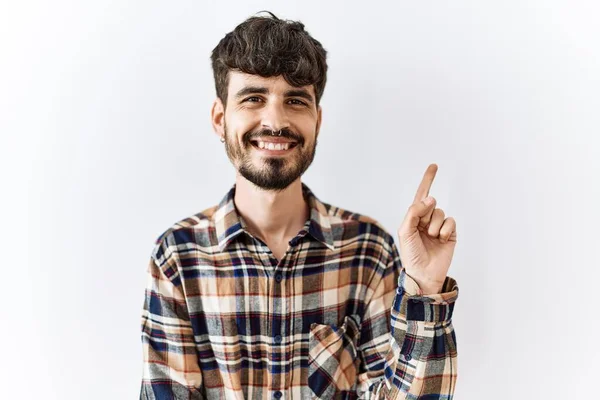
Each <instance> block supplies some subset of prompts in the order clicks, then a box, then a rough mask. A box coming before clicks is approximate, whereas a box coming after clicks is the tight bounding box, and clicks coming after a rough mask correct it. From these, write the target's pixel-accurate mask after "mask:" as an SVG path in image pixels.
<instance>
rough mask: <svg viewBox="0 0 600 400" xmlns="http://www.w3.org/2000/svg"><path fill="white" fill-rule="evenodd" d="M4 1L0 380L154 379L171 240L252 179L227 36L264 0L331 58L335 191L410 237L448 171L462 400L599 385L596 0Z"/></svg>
mask: <svg viewBox="0 0 600 400" xmlns="http://www.w3.org/2000/svg"><path fill="white" fill-rule="evenodd" d="M1 4H2V5H1V7H0V107H1V108H0V132H1V134H2V136H1V144H0V171H1V174H2V184H1V188H2V195H1V197H0V199H1V200H0V201H1V202H2V204H1V207H0V210H1V213H2V214H1V217H2V220H1V227H2V229H1V232H2V237H1V238H0V240H1V241H0V243H2V248H1V251H2V278H1V279H2V280H1V283H2V285H1V290H0V295H1V299H0V300H1V303H0V313H1V314H0V324H1V325H0V340H1V343H2V351H1V352H0V354H1V356H0V357H1V360H0V398H2V399H61V400H62V399H69V400H70V399H90V400H95V399H133V398H137V397H138V396H139V387H140V379H141V372H142V370H141V367H142V354H141V329H140V323H141V311H142V305H143V296H144V285H145V279H146V268H147V263H148V261H149V259H150V252H151V250H152V248H153V246H154V240H155V239H156V238H157V237H158V235H159V234H161V233H162V232H163V231H164V230H166V229H167V228H168V227H170V226H171V224H173V223H174V222H176V221H178V220H180V219H182V218H185V217H187V216H190V215H192V214H194V213H197V212H199V211H201V210H203V209H205V208H207V207H210V206H212V205H214V204H216V203H217V202H218V201H219V200H220V199H221V197H222V196H223V195H224V194H225V192H226V191H227V190H228V189H229V188H230V187H231V185H232V184H233V182H234V170H233V167H232V166H231V165H230V163H229V161H228V159H227V157H226V155H225V151H224V149H223V145H222V144H221V143H220V142H219V140H218V137H217V136H215V135H214V134H213V132H212V129H211V126H210V120H209V110H210V107H211V104H212V101H213V100H214V97H215V92H214V84H213V78H212V71H211V69H210V62H209V56H210V52H211V50H212V49H213V48H214V46H215V45H216V44H217V43H218V41H219V40H220V39H221V38H222V37H223V36H224V35H225V34H226V33H227V32H229V31H231V30H232V29H233V28H234V27H235V26H236V25H237V24H238V23H240V22H242V21H243V20H244V19H245V18H247V17H249V16H251V15H252V14H254V13H256V12H258V11H261V10H265V9H267V10H271V11H273V12H274V13H275V14H276V15H278V16H279V17H281V18H286V19H295V20H301V21H302V22H303V23H304V24H305V25H306V29H307V30H308V31H309V32H310V33H311V34H312V35H313V36H314V37H315V38H317V39H318V40H319V41H321V43H322V44H323V45H324V47H325V48H326V49H327V50H328V52H329V54H328V62H329V67H330V68H329V75H328V83H327V87H326V89H325V94H324V97H323V99H322V107H323V125H322V130H321V135H320V137H319V144H318V147H317V154H316V158H315V161H314V163H313V164H312V166H311V167H310V168H309V170H308V172H307V173H306V174H305V175H304V177H303V181H304V182H305V183H307V184H308V185H309V187H310V188H311V189H312V190H313V191H314V192H315V194H316V195H317V197H319V198H320V199H321V200H323V201H325V202H328V203H331V204H334V205H337V206H340V207H343V208H346V209H349V210H351V211H355V212H360V213H362V214H366V215H369V216H371V217H373V218H375V219H377V220H379V221H380V222H381V223H382V224H383V225H384V226H385V227H386V228H387V229H388V230H389V231H390V232H391V233H393V234H394V236H396V231H397V228H398V227H399V226H400V223H401V221H402V219H403V218H404V215H405V213H406V210H407V209H408V206H409V205H410V202H411V201H412V198H413V196H414V193H415V191H416V189H417V186H418V183H419V182H420V180H421V177H422V175H423V172H424V171H425V169H426V167H427V165H428V164H430V163H433V162H435V163H437V164H438V166H439V171H438V174H437V177H436V180H435V182H434V184H433V187H432V191H431V194H432V195H433V196H434V197H436V199H437V200H438V207H439V208H442V209H443V210H444V211H445V213H446V215H447V216H452V217H454V218H455V219H456V221H457V230H458V245H457V247H456V252H455V257H454V260H453V262H452V266H451V268H450V272H449V275H451V276H452V277H454V278H455V279H456V280H457V281H458V285H459V288H460V295H459V298H458V301H457V305H456V309H455V314H454V319H453V321H454V327H455V329H456V335H457V342H458V351H459V356H458V357H459V358H458V363H459V373H458V374H459V378H458V386H457V389H456V396H455V398H456V399H458V400H478V399H582V398H585V399H588V398H600V395H599V394H598V393H597V392H598V379H600V344H599V343H600V330H599V327H600V325H599V324H598V303H599V296H598V287H599V281H598V279H599V278H600V273H599V272H598V269H599V268H600V265H599V262H598V257H597V254H598V242H599V237H600V229H599V228H600V223H599V222H600V221H599V218H598V217H599V212H598V207H599V204H600V196H599V192H600V190H599V185H598V181H599V178H598V176H599V172H600V162H599V161H598V156H599V155H600V146H599V140H598V135H599V134H600V100H599V96H600V72H599V71H600V40H599V38H600V24H599V23H598V20H599V19H600V5H599V3H598V2H596V1H548V0H545V1H542V0H540V1H524V0H520V1H420V2H414V1H411V2H408V1H394V2H391V1H390V2H382V1H368V2H362V1H361V2H347V1H323V0H321V1H308V0H307V1H294V2H289V1H286V2H282V1H250V0H246V1H238V0H235V1H233V0H232V1H220V2H217V1H202V2H201V1H169V2H167V1H161V2H159V1H126V2H123V1H53V2H42V1H38V2H33V1H14V2H9V1H2V3H1ZM596 396H598V397H596Z"/></svg>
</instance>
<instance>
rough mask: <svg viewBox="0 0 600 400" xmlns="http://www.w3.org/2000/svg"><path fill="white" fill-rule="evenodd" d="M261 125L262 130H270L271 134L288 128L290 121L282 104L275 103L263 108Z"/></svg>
mask: <svg viewBox="0 0 600 400" xmlns="http://www.w3.org/2000/svg"><path fill="white" fill-rule="evenodd" d="M261 124H262V127H263V129H270V130H272V131H273V132H278V131H279V130H280V129H284V128H289V126H290V121H289V117H288V114H287V112H286V110H285V107H283V105H282V104H277V103H275V102H272V103H271V104H269V105H267V106H266V107H264V108H263V114H262V122H261Z"/></svg>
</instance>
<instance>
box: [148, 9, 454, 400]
mask: <svg viewBox="0 0 600 400" xmlns="http://www.w3.org/2000/svg"><path fill="white" fill-rule="evenodd" d="M325 60H326V51H325V50H324V49H323V47H322V46H321V44H320V43H319V42H318V41H317V40H315V39H314V38H312V37H311V36H310V35H309V34H308V33H307V32H306V31H305V30H304V25H303V24H301V23H300V22H292V21H285V20H280V19H278V18H277V17H275V16H274V15H272V14H271V15H270V16H269V17H251V18H249V19H248V20H246V21H245V22H243V23H242V24H240V25H239V26H237V27H236V28H235V30H234V31H233V32H230V33H229V34H227V35H226V36H225V37H224V38H223V39H222V40H221V41H220V43H219V44H218V45H217V47H216V48H215V49H214V50H213V53H212V66H213V71H214V77H215V85H216V91H217V98H216V100H215V102H214V105H213V107H212V113H211V115H212V124H213V128H214V130H215V132H216V133H217V135H218V136H219V137H220V138H221V141H222V142H223V143H224V147H225V150H226V152H227V155H228V157H229V159H230V160H231V162H232V164H233V165H234V167H235V168H236V170H237V177H236V181H235V184H234V185H233V187H232V188H231V190H230V191H229V192H228V193H227V194H226V195H225V197H224V198H223V199H222V201H221V202H220V203H219V205H217V206H214V207H211V208H208V209H206V210H204V211H202V212H200V213H198V214H195V215H193V216H191V217H189V218H186V219H183V220H181V221H179V222H177V223H176V224H174V225H173V226H172V227H171V228H169V229H168V230H166V231H165V232H164V233H163V234H162V235H160V237H159V238H158V239H157V241H156V246H155V248H154V251H153V253H152V257H151V260H150V263H149V269H148V286H147V289H146V297H145V302H144V310H143V316H142V342H143V353H144V368H143V380H142V387H141V394H140V397H141V398H143V399H201V398H202V399H203V398H208V399H221V398H227V399H263V398H265V399H266V398H268V399H271V398H272V399H287V398H293V399H305V398H306V399H308V398H323V399H332V398H343V399H350V398H364V399H375V398H377V399H384V398H385V399H450V398H452V395H453V393H454V387H455V383H456V376H457V374H456V367H457V364H456V341H455V335H454V329H453V327H452V322H451V317H452V311H453V308H454V301H455V300H456V298H457V296H458V287H457V285H456V282H455V281H454V280H453V279H452V278H450V277H447V276H446V273H447V271H448V268H449V266H450V262H451V260H452V256H453V253H454V247H455V245H456V223H455V221H454V219H453V218H445V215H444V212H443V211H442V210H441V209H439V208H435V206H436V202H435V199H433V198H431V197H430V196H428V194H429V188H430V187H431V184H432V182H433V179H434V176H435V173H436V171H437V165H435V164H431V165H430V166H429V167H428V168H427V170H426V172H425V175H424V177H423V181H422V182H421V185H420V187H419V188H418V189H417V192H416V196H415V199H414V203H413V204H412V205H411V206H410V207H409V209H408V212H407V214H406V218H405V219H404V222H403V223H402V226H401V227H400V229H399V231H398V233H399V244H400V246H399V247H400V252H399V251H398V249H397V248H396V246H395V243H394V239H393V237H392V236H391V235H390V234H389V233H387V232H386V231H385V229H384V228H383V227H382V226H381V225H380V224H379V223H378V222H377V221H374V220H373V219H370V218H368V217H366V216H363V215H360V214H357V213H352V212H349V211H346V210H343V209H341V208H338V207H334V206H331V205H329V204H327V203H324V202H321V201H320V200H319V199H318V198H317V197H316V196H315V194H314V193H313V192H312V191H311V190H310V189H309V188H308V186H306V185H305V184H304V183H302V182H301V179H300V178H301V175H302V174H303V173H304V171H306V169H307V168H308V166H309V165H310V164H311V162H312V160H313V157H314V155H315V149H316V145H317V137H318V135H319V128H320V126H321V119H322V110H321V107H320V106H319V101H320V99H321V96H322V95H323V90H324V88H325V82H326V71H327V64H326V61H325ZM430 200H431V201H430Z"/></svg>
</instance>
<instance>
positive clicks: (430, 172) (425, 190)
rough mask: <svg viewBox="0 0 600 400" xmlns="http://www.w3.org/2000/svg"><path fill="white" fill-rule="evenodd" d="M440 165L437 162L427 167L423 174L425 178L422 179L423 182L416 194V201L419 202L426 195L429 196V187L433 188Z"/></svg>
mask: <svg viewBox="0 0 600 400" xmlns="http://www.w3.org/2000/svg"><path fill="white" fill-rule="evenodd" d="M437 170H438V166H437V164H429V166H428V167H427V169H426V170H425V174H424V175H423V179H422V180H421V184H420V185H419V189H417V194H416V195H415V199H414V201H413V204H414V203H417V202H419V201H421V200H423V199H425V197H427V196H429V189H431V184H432V183H433V179H434V178H435V174H436V173H437Z"/></svg>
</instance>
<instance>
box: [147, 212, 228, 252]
mask: <svg viewBox="0 0 600 400" xmlns="http://www.w3.org/2000/svg"><path fill="white" fill-rule="evenodd" d="M217 209H218V206H217V205H214V206H211V207H209V208H206V209H205V210H203V211H200V212H198V213H196V214H193V215H190V216H187V217H185V218H182V219H179V220H177V221H176V222H174V223H172V224H171V225H170V226H169V227H167V228H166V229H163V231H162V232H161V233H160V234H159V235H158V236H157V237H156V239H155V241H154V245H155V247H154V250H153V252H152V255H153V256H154V257H155V258H158V257H161V256H162V255H163V254H162V253H165V252H173V251H174V250H176V249H177V248H178V247H179V246H181V245H182V244H183V245H185V244H187V243H191V242H193V243H194V244H195V245H198V246H207V247H208V246H211V244H212V243H214V238H213V236H214V225H215V224H214V216H215V212H216V210H217Z"/></svg>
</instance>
